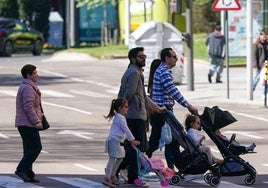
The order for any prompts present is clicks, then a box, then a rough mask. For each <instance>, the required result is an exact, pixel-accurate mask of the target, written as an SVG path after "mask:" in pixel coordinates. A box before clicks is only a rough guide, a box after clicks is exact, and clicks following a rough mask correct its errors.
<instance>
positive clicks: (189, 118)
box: [184, 114, 199, 131]
mask: <svg viewBox="0 0 268 188" xmlns="http://www.w3.org/2000/svg"><path fill="white" fill-rule="evenodd" d="M197 118H199V117H198V116H197V115H193V114H188V115H187V116H186V119H185V122H184V125H185V129H186V131H188V130H189V129H190V128H191V127H192V123H194V122H195V120H196V119H197Z"/></svg>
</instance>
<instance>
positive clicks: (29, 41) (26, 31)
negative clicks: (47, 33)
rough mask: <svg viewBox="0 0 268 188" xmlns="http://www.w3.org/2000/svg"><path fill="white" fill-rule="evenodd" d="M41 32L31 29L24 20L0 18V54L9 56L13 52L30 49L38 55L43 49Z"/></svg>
mask: <svg viewBox="0 0 268 188" xmlns="http://www.w3.org/2000/svg"><path fill="white" fill-rule="evenodd" d="M43 42H44V37H43V35H42V33H40V32H38V31H36V30H34V29H31V28H30V27H28V26H27V25H26V24H25V23H24V22H21V21H20V20H16V19H10V18H0V54H1V55H3V56H8V57H10V56H11V55H12V54H13V53H15V52H24V51H30V52H32V54H33V55H40V54H41V53H42V51H43Z"/></svg>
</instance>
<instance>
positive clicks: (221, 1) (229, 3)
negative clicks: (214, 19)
mask: <svg viewBox="0 0 268 188" xmlns="http://www.w3.org/2000/svg"><path fill="white" fill-rule="evenodd" d="M240 9H241V6H240V4H239V2H238V0H216V1H214V3H213V5H212V10H214V11H219V10H240Z"/></svg>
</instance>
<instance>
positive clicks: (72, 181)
mask: <svg viewBox="0 0 268 188" xmlns="http://www.w3.org/2000/svg"><path fill="white" fill-rule="evenodd" d="M49 178H50V179H53V180H56V181H60V182H63V183H66V184H68V185H72V186H75V187H79V188H89V187H90V188H95V187H96V188H97V187H98V188H102V187H104V186H102V184H101V183H98V182H94V181H90V180H86V179H83V178H69V177H49Z"/></svg>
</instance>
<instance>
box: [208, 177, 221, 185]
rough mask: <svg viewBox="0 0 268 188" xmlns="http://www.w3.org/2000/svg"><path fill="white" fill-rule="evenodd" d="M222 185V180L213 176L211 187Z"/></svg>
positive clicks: (210, 181) (210, 182)
mask: <svg viewBox="0 0 268 188" xmlns="http://www.w3.org/2000/svg"><path fill="white" fill-rule="evenodd" d="M220 183H221V179H220V178H219V177H216V176H212V177H211V178H210V180H209V185H211V186H213V187H216V186H218V185H219V184H220Z"/></svg>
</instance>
